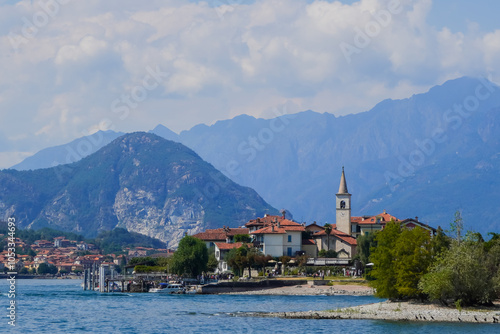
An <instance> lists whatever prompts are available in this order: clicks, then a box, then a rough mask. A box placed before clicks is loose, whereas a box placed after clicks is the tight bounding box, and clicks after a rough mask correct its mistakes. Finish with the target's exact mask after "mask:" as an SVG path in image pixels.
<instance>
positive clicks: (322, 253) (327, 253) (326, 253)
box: [318, 249, 337, 258]
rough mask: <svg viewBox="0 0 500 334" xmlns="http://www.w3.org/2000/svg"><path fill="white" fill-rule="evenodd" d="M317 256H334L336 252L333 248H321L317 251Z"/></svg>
mask: <svg viewBox="0 0 500 334" xmlns="http://www.w3.org/2000/svg"><path fill="white" fill-rule="evenodd" d="M318 256H319V257H326V258H336V257H337V252H336V251H334V250H333V249H329V250H324V249H322V250H320V251H319V252H318Z"/></svg>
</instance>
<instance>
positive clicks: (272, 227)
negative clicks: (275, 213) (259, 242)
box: [271, 223, 274, 232]
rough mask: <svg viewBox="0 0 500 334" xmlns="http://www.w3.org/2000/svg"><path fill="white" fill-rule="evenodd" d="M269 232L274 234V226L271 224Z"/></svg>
mask: <svg viewBox="0 0 500 334" xmlns="http://www.w3.org/2000/svg"><path fill="white" fill-rule="evenodd" d="M271 232H274V224H273V223H271Z"/></svg>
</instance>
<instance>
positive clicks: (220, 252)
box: [214, 242, 253, 273]
mask: <svg viewBox="0 0 500 334" xmlns="http://www.w3.org/2000/svg"><path fill="white" fill-rule="evenodd" d="M243 245H244V243H242V242H234V243H227V242H215V243H214V247H215V258H216V259H217V261H218V262H219V265H218V266H217V269H216V271H215V272H216V273H223V272H226V271H228V270H230V269H231V268H229V266H228V264H227V262H226V255H227V253H229V251H230V250H231V249H234V248H240V247H241V246H243ZM246 245H247V246H248V247H249V248H250V247H253V244H251V243H249V244H246Z"/></svg>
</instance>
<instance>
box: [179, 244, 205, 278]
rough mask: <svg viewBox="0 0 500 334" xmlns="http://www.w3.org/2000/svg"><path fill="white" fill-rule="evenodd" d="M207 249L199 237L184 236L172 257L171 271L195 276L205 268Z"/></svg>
mask: <svg viewBox="0 0 500 334" xmlns="http://www.w3.org/2000/svg"><path fill="white" fill-rule="evenodd" d="M207 263H208V250H207V246H206V245H205V243H204V242H203V241H201V240H200V239H197V238H194V237H191V236H188V235H186V236H184V237H183V238H182V239H181V241H180V242H179V247H178V248H177V251H176V252H175V253H174V256H173V258H172V272H174V273H176V274H178V275H187V276H190V277H195V276H198V275H199V274H201V273H202V272H204V271H206V270H207Z"/></svg>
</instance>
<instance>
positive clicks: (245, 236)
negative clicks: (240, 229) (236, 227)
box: [234, 234, 252, 243]
mask: <svg viewBox="0 0 500 334" xmlns="http://www.w3.org/2000/svg"><path fill="white" fill-rule="evenodd" d="M251 241H252V238H250V235H248V234H236V235H235V236H234V242H243V243H249V242H251Z"/></svg>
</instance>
